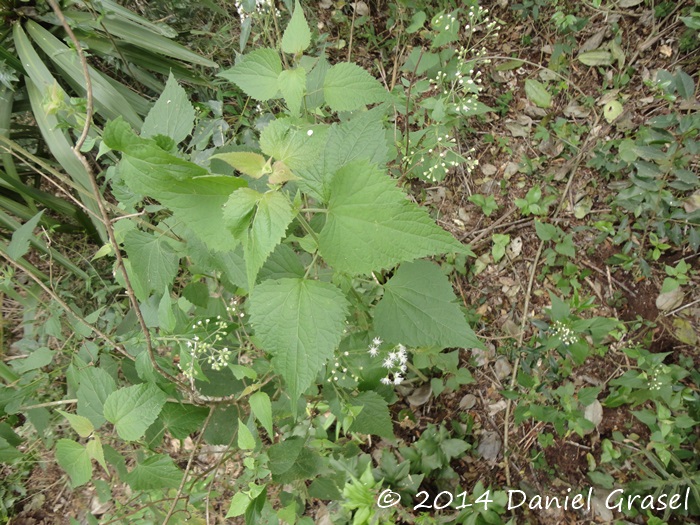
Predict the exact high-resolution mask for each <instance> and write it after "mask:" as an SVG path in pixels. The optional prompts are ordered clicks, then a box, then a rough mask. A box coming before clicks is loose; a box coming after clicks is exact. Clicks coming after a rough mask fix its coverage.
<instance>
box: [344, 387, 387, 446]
mask: <svg viewBox="0 0 700 525" xmlns="http://www.w3.org/2000/svg"><path fill="white" fill-rule="evenodd" d="M350 404H352V405H353V406H361V407H362V411H361V412H360V413H359V414H358V415H357V417H356V418H355V421H353V422H352V425H351V426H350V431H351V432H360V433H362V434H373V435H375V436H379V437H384V438H387V439H392V438H393V437H394V427H393V425H392V423H391V414H390V413H389V407H388V406H387V403H386V401H385V400H384V398H383V397H382V396H380V395H379V394H377V393H376V392H361V393H360V394H359V395H357V396H356V397H353V398H351V399H350Z"/></svg>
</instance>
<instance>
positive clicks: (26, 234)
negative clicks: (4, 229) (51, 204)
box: [7, 210, 44, 261]
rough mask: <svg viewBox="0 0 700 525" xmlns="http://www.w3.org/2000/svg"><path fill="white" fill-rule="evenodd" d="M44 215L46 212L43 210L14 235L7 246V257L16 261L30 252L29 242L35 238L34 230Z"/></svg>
mask: <svg viewBox="0 0 700 525" xmlns="http://www.w3.org/2000/svg"><path fill="white" fill-rule="evenodd" d="M43 214H44V210H41V211H40V212H39V213H37V214H36V215H35V216H34V217H32V218H31V219H29V220H28V221H27V222H25V223H24V224H23V225H22V226H20V227H19V228H17V229H16V230H15V232H14V233H13V234H12V240H11V241H10V244H9V245H8V246H7V255H8V256H9V257H10V258H11V259H14V260H15V261H16V260H19V259H21V258H22V257H24V256H25V255H26V254H27V252H28V251H29V241H30V239H31V238H32V237H33V236H34V228H36V227H37V224H39V221H40V220H41V216H42V215H43Z"/></svg>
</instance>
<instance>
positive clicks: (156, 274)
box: [124, 230, 180, 301]
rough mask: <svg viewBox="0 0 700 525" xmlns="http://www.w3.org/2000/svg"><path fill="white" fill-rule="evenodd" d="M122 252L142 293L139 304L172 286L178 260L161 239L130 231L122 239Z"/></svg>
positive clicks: (168, 245)
mask: <svg viewBox="0 0 700 525" xmlns="http://www.w3.org/2000/svg"><path fill="white" fill-rule="evenodd" d="M124 249H125V250H126V253H127V255H128V256H129V260H130V261H131V267H132V268H133V270H134V273H135V277H136V278H137V279H139V280H140V281H141V289H142V290H143V291H144V296H142V297H139V300H141V301H145V300H146V299H148V295H149V294H150V292H153V291H157V292H162V291H163V290H164V289H165V288H169V287H170V286H171V285H172V284H173V280H174V279H175V276H176V275H177V269H178V263H179V261H180V256H179V255H178V254H177V253H175V250H173V248H172V246H170V241H168V239H167V238H166V237H165V236H164V235H153V234H150V233H146V232H142V231H138V230H131V231H129V232H127V233H126V235H125V236H124Z"/></svg>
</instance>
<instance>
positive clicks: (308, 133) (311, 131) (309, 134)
mask: <svg viewBox="0 0 700 525" xmlns="http://www.w3.org/2000/svg"><path fill="white" fill-rule="evenodd" d="M306 134H307V135H308V136H309V137H310V136H311V135H313V134H314V130H313V129H310V130H309V131H307V132H306Z"/></svg>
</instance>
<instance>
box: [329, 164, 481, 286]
mask: <svg viewBox="0 0 700 525" xmlns="http://www.w3.org/2000/svg"><path fill="white" fill-rule="evenodd" d="M329 193H330V199H329V201H328V214H327V218H326V224H325V226H324V228H323V230H322V231H321V234H320V235H319V249H320V252H321V255H323V257H324V259H325V260H326V261H327V262H328V263H329V264H330V265H331V266H332V267H333V268H334V269H335V270H338V271H341V272H346V273H349V274H352V275H360V274H369V273H370V272H372V271H376V270H382V269H386V268H391V267H393V266H395V265H396V264H398V263H400V262H402V261H411V260H413V259H418V258H420V257H427V256H429V255H437V254H441V253H453V252H464V253H468V250H467V248H466V247H465V246H463V245H462V244H460V243H459V242H457V240H456V239H455V238H454V237H452V235H450V234H449V233H448V232H446V231H445V230H443V229H442V228H440V227H439V226H437V225H436V224H435V223H434V222H433V220H432V219H431V218H430V216H429V215H428V213H427V212H426V211H425V210H423V209H421V208H419V207H418V206H417V205H415V204H414V203H412V202H410V201H408V200H407V199H406V195H405V194H404V193H403V192H402V191H401V190H400V189H398V188H397V187H396V183H395V182H394V180H393V179H392V178H391V177H389V176H388V175H386V174H385V173H384V172H382V171H381V170H379V169H378V168H376V167H375V166H373V165H371V164H370V163H369V162H367V161H364V160H361V161H355V162H352V163H350V164H348V165H347V166H345V167H343V168H341V169H340V170H339V171H338V172H337V173H336V174H335V176H334V177H333V179H332V181H331V183H330V187H329Z"/></svg>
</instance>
